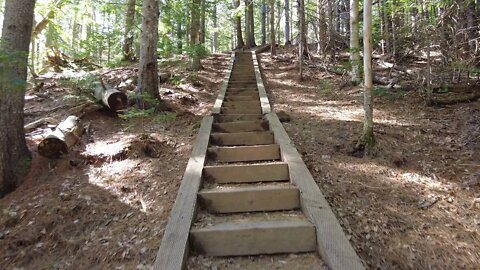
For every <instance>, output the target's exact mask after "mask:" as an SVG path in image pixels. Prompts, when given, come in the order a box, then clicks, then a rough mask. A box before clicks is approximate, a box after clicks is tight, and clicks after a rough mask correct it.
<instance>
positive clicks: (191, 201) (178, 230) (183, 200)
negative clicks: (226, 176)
mask: <svg viewBox="0 0 480 270" xmlns="http://www.w3.org/2000/svg"><path fill="white" fill-rule="evenodd" d="M212 124H213V116H207V117H204V118H203V120H202V124H201V126H200V130H199V132H198V135H197V139H196V140H195V144H194V145H193V150H192V155H191V156H190V159H189V160H188V164H187V168H186V169H185V174H184V175H183V178H182V182H181V184H180V188H179V190H178V193H177V198H176V199H175V204H174V205H173V208H172V211H171V214H170V218H169V219H168V224H167V227H166V228H165V232H164V234H163V238H162V242H161V244H160V249H159V250H158V253H157V258H156V259H155V263H154V264H153V269H155V270H181V269H183V267H184V265H185V262H186V259H187V257H188V248H189V245H188V237H189V233H190V227H191V225H192V221H193V219H194V217H195V211H196V208H197V193H198V190H199V188H200V186H201V182H202V171H203V166H204V165H205V159H206V153H207V148H208V143H209V139H210V131H211V130H212Z"/></svg>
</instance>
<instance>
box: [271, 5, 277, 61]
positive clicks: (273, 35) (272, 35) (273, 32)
mask: <svg viewBox="0 0 480 270" xmlns="http://www.w3.org/2000/svg"><path fill="white" fill-rule="evenodd" d="M270 46H271V47H270V54H271V56H274V55H276V54H277V45H276V42H275V0H270Z"/></svg>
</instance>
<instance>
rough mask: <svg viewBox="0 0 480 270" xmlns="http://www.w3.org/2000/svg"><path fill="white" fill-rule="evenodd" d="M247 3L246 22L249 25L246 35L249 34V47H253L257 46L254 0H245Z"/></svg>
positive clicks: (247, 45)
mask: <svg viewBox="0 0 480 270" xmlns="http://www.w3.org/2000/svg"><path fill="white" fill-rule="evenodd" d="M245 4H246V9H247V16H246V22H245V24H246V25H247V27H246V29H247V31H246V33H245V35H246V36H247V44H246V47H247V48H249V49H250V48H253V47H255V46H257V44H256V43H255V21H254V14H253V0H245Z"/></svg>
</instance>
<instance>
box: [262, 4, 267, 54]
mask: <svg viewBox="0 0 480 270" xmlns="http://www.w3.org/2000/svg"><path fill="white" fill-rule="evenodd" d="M261 24H262V45H265V43H267V5H266V4H265V0H262V20H261Z"/></svg>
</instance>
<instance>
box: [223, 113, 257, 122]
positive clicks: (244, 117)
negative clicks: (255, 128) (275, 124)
mask: <svg viewBox="0 0 480 270" xmlns="http://www.w3.org/2000/svg"><path fill="white" fill-rule="evenodd" d="M262 119H263V114H232V115H215V122H217V123H225V122H236V121H256V120H262Z"/></svg>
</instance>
